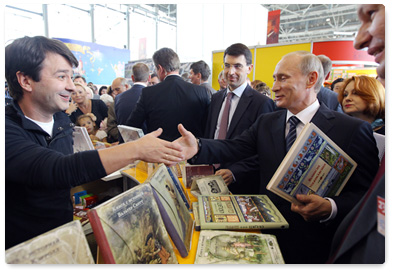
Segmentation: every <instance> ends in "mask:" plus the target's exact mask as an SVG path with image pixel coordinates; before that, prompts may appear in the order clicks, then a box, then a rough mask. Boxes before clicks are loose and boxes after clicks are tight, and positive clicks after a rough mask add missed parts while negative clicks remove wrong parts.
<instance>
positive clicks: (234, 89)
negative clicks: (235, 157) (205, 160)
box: [204, 43, 275, 194]
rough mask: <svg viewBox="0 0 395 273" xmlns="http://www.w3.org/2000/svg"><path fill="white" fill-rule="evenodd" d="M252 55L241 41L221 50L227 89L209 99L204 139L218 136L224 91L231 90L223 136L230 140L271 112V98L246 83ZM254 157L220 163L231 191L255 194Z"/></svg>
mask: <svg viewBox="0 0 395 273" xmlns="http://www.w3.org/2000/svg"><path fill="white" fill-rule="evenodd" d="M252 67H253V64H252V54H251V51H250V50H249V48H248V47H247V46H245V45H243V44H240V43H238V44H233V45H231V46H229V47H228V48H227V49H226V50H225V52H224V78H225V79H226V80H227V81H228V80H229V85H228V88H226V89H224V90H220V91H218V92H217V93H216V94H214V95H213V96H212V98H211V104H210V107H209V111H208V118H207V126H206V130H205V135H204V137H205V138H214V139H218V135H219V129H220V123H221V118H222V116H223V112H224V108H225V105H226V97H227V94H229V93H233V97H232V99H231V104H230V113H229V118H228V127H227V132H226V135H225V139H232V138H235V137H236V136H238V135H240V134H241V133H242V132H243V131H244V130H246V129H248V128H249V127H250V126H251V125H252V124H253V123H254V122H255V120H256V119H257V118H258V117H259V116H260V115H261V114H263V113H269V112H273V111H274V107H275V106H274V102H273V100H272V99H270V98H268V97H266V96H264V95H262V94H261V93H259V92H257V91H255V90H254V89H252V88H251V87H250V86H249V85H248V84H247V77H248V74H250V73H251V71H252ZM235 79H237V80H235ZM257 164H258V158H257V156H253V157H251V158H248V159H246V160H242V161H240V162H236V163H223V164H221V165H220V166H219V168H218V170H217V171H216V174H217V175H221V176H222V177H223V179H224V180H225V182H226V183H227V184H230V185H229V189H230V191H231V192H232V193H234V194H241V193H245V194H247V193H248V194H256V193H257V192H258V190H259V168H256V166H257Z"/></svg>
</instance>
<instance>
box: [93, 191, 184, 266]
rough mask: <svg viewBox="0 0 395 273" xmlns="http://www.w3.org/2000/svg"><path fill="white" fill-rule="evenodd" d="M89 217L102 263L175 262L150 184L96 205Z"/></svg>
mask: <svg viewBox="0 0 395 273" xmlns="http://www.w3.org/2000/svg"><path fill="white" fill-rule="evenodd" d="M88 217H89V220H90V222H91V225H92V229H93V233H94V235H95V238H96V241H97V244H98V246H99V249H100V253H101V255H102V258H103V260H104V262H105V263H107V264H114V263H117V264H175V263H178V262H177V258H176V256H175V253H174V251H173V246H172V244H171V241H170V238H169V235H168V234H167V232H166V228H165V225H164V223H163V221H162V217H161V215H160V212H159V208H158V206H157V204H156V201H155V198H154V195H153V191H152V188H151V186H150V185H149V184H142V185H138V186H136V187H134V188H132V189H130V190H128V191H125V192H123V193H121V194H120V195H117V196H116V197H114V198H112V199H110V200H108V201H107V202H105V203H103V204H101V205H98V206H96V207H95V208H93V209H91V210H90V211H89V212H88Z"/></svg>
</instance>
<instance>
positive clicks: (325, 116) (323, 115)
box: [311, 104, 335, 134]
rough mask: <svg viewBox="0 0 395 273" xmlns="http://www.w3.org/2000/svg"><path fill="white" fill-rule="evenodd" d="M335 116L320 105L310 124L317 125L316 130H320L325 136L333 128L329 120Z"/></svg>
mask: <svg viewBox="0 0 395 273" xmlns="http://www.w3.org/2000/svg"><path fill="white" fill-rule="evenodd" d="M334 118H335V115H334V114H333V113H332V111H331V110H329V108H328V107H326V106H325V105H324V104H321V105H320V108H318V111H317V113H316V114H315V115H314V117H313V118H312V119H311V122H312V123H314V124H315V125H317V127H318V128H320V129H321V131H323V132H324V133H325V134H327V133H328V132H329V130H330V129H331V128H332V127H333V122H331V121H330V120H331V119H334Z"/></svg>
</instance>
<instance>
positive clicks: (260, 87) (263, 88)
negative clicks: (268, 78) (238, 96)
mask: <svg viewBox="0 0 395 273" xmlns="http://www.w3.org/2000/svg"><path fill="white" fill-rule="evenodd" d="M255 90H256V91H258V92H259V93H261V94H263V95H265V96H267V97H269V98H271V96H272V95H271V93H270V87H269V86H267V84H266V83H264V82H261V83H258V84H257V85H256V87H255Z"/></svg>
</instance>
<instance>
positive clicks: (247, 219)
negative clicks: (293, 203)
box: [198, 195, 289, 230]
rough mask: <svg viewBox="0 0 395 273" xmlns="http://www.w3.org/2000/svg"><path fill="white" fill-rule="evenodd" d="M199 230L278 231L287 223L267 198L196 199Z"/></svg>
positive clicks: (217, 196)
mask: <svg viewBox="0 0 395 273" xmlns="http://www.w3.org/2000/svg"><path fill="white" fill-rule="evenodd" d="M198 202H199V217H200V227H201V229H202V230H203V229H282V228H288V227H289V225H288V222H287V221H286V220H285V218H284V217H283V216H282V214H281V213H280V211H279V210H278V209H277V207H276V206H275V205H274V204H273V202H272V201H271V200H270V199H269V197H268V196H267V195H215V196H214V195H210V196H206V195H200V196H199V197H198Z"/></svg>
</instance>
